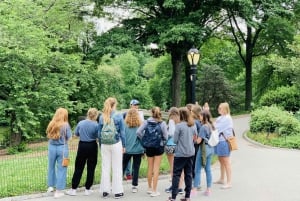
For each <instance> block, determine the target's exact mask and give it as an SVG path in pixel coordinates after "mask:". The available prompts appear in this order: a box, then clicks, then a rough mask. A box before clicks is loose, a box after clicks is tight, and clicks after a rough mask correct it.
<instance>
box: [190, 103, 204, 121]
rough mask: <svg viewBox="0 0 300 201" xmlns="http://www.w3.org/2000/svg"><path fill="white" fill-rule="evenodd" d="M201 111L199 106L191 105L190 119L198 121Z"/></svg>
mask: <svg viewBox="0 0 300 201" xmlns="http://www.w3.org/2000/svg"><path fill="white" fill-rule="evenodd" d="M201 111H202V108H201V106H200V105H198V104H196V105H193V106H192V111H191V112H192V117H193V118H194V119H198V120H199V119H200V113H201Z"/></svg>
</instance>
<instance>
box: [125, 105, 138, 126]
mask: <svg viewBox="0 0 300 201" xmlns="http://www.w3.org/2000/svg"><path fill="white" fill-rule="evenodd" d="M125 123H126V124H127V125H128V127H129V128H133V127H138V126H140V125H141V124H142V121H141V118H140V115H139V111H138V110H137V109H135V108H131V109H129V110H128V112H127V114H126V117H125Z"/></svg>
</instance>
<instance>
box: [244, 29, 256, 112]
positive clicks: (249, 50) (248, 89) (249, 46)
mask: <svg viewBox="0 0 300 201" xmlns="http://www.w3.org/2000/svg"><path fill="white" fill-rule="evenodd" d="M247 31H248V33H247V38H246V59H245V68H246V79H245V110H246V111H250V110H251V102H252V59H253V45H254V44H253V43H252V31H251V28H250V27H248V28H247Z"/></svg>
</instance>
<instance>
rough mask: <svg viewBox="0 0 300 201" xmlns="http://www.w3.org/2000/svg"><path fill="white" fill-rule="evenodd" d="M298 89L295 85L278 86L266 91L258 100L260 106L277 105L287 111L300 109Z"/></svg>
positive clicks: (299, 92)
mask: <svg viewBox="0 0 300 201" xmlns="http://www.w3.org/2000/svg"><path fill="white" fill-rule="evenodd" d="M299 100H300V91H299V89H297V88H296V87H295V86H292V87H279V88H277V89H276V90H271V91H268V92H267V93H266V94H264V95H263V96H262V97H261V99H260V100H259V105H260V106H271V105H274V104H275V105H278V106H281V107H283V108H284V109H285V110H287V111H291V112H294V113H295V112H296V111H298V110H299V109H300V101H299Z"/></svg>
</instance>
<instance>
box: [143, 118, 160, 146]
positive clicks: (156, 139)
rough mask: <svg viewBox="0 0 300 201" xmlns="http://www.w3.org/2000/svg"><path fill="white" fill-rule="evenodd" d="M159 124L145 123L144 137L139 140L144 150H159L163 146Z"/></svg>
mask: <svg viewBox="0 0 300 201" xmlns="http://www.w3.org/2000/svg"><path fill="white" fill-rule="evenodd" d="M160 124H161V122H153V121H147V126H146V128H145V131H144V136H143V138H142V140H141V143H142V145H143V147H144V148H159V147H161V146H164V143H163V136H162V130H161V127H160Z"/></svg>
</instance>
